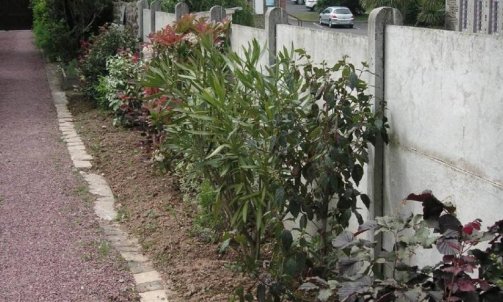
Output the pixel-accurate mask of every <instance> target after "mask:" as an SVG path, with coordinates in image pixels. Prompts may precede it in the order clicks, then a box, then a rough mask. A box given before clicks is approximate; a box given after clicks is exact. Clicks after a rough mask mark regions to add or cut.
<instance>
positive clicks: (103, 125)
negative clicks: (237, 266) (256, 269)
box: [69, 96, 250, 301]
mask: <svg viewBox="0 0 503 302" xmlns="http://www.w3.org/2000/svg"><path fill="white" fill-rule="evenodd" d="M69 109H70V111H71V112H72V114H73V115H74V119H75V125H76V128H77V131H78V132H79V134H80V135H81V137H82V139H83V141H84V143H85V145H86V148H87V150H88V152H89V153H90V154H92V155H93V157H94V160H93V169H94V172H97V173H99V174H102V175H104V176H105V177H106V179H107V180H108V182H109V184H110V186H111V188H112V190H113V192H114V194H115V197H116V200H117V204H116V207H117V210H118V212H119V218H118V219H119V220H120V221H121V222H122V223H123V224H124V225H125V226H126V227H127V228H128V229H129V231H130V233H132V234H134V235H135V236H137V237H138V239H139V240H140V243H141V244H142V246H143V248H144V250H145V253H146V254H147V255H149V256H150V258H151V259H153V261H154V265H155V266H156V269H157V270H159V271H160V272H161V274H163V278H164V280H166V281H167V287H168V288H172V289H174V290H175V291H176V293H177V295H178V297H177V298H176V300H178V301H227V300H228V299H229V296H230V294H231V293H232V292H233V291H234V289H235V288H236V287H237V286H239V285H243V286H245V284H250V280H249V279H247V278H245V277H243V276H242V275H241V274H240V273H238V272H235V271H232V270H231V269H229V266H230V265H231V264H232V263H233V262H234V260H235V255H234V254H232V253H229V254H224V255H221V254H219V253H218V245H217V244H212V243H207V242H204V241H203V239H202V238H200V237H199V236H198V235H197V232H194V231H193V220H194V218H195V215H196V211H195V210H196V209H195V205H193V204H190V203H189V202H184V201H182V196H181V193H180V192H179V189H178V184H177V180H176V178H175V177H174V176H172V175H169V174H162V173H159V171H157V170H156V169H155V168H154V167H153V165H152V162H151V160H150V158H149V156H148V155H147V154H146V153H145V152H144V151H143V150H142V147H141V146H142V145H141V141H142V136H141V133H140V132H139V131H134V130H131V129H124V128H121V127H114V126H113V125H112V118H111V117H110V116H109V115H108V114H107V113H106V112H103V111H101V110H98V109H96V108H94V106H93V104H92V103H90V102H89V101H86V100H85V99H83V98H81V97H75V96H74V97H71V98H70V105H69ZM245 287H246V286H245Z"/></svg>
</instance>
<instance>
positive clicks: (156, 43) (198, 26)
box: [149, 14, 230, 59]
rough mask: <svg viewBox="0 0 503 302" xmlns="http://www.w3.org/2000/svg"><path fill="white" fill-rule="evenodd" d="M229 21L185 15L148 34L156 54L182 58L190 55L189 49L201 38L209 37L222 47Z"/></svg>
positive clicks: (224, 42)
mask: <svg viewBox="0 0 503 302" xmlns="http://www.w3.org/2000/svg"><path fill="white" fill-rule="evenodd" d="M229 29H230V22H229V21H228V20H226V21H224V22H217V23H213V22H208V21H207V20H206V19H205V18H196V16H194V15H190V14H189V15H185V16H183V17H182V18H181V19H180V20H179V21H178V22H176V23H175V24H174V25H173V26H170V25H168V26H166V27H165V28H163V29H162V30H160V31H158V32H156V33H153V34H151V35H150V36H149V38H150V41H151V43H152V46H153V49H154V50H155V52H156V53H157V54H158V55H161V56H162V55H167V56H168V57H170V58H176V59H182V58H184V57H187V56H189V55H190V53H191V50H192V49H193V48H194V47H196V46H198V45H199V43H200V41H201V39H206V38H207V39H210V40H211V41H213V44H214V45H215V46H217V47H219V48H221V49H222V48H223V47H224V46H225V44H226V41H227V36H228V33H229Z"/></svg>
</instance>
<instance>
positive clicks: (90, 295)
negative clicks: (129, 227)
mask: <svg viewBox="0 0 503 302" xmlns="http://www.w3.org/2000/svg"><path fill="white" fill-rule="evenodd" d="M32 40H33V37H32V34H31V32H29V31H0V301H9V302H11V301H12V302H16V301H51V302H52V301H85V302H88V301H89V302H92V301H131V300H133V299H134V297H135V295H134V294H131V291H132V288H134V285H133V284H134V282H133V280H132V276H131V275H130V274H129V273H128V272H125V271H124V269H123V268H124V263H123V262H121V261H120V260H119V258H117V255H118V254H117V253H116V252H115V251H114V250H111V249H110V248H109V245H108V244H107V242H106V241H104V239H103V238H104V237H103V235H102V233H101V232H100V230H99V227H98V224H97V221H96V218H95V216H94V213H93V210H92V205H91V204H90V202H89V201H87V202H86V201H84V200H83V199H82V196H84V195H86V187H85V186H84V183H83V182H82V181H81V180H80V179H79V177H78V174H77V173H76V172H75V171H74V170H73V169H72V164H71V161H70V157H69V155H68V152H67V150H66V147H65V145H64V143H63V142H62V141H61V139H60V133H59V130H58V124H57V120H56V112H55V108H54V105H53V103H52V99H51V95H50V91H49V88H48V83H47V78H46V74H45V69H44V62H43V60H42V58H41V55H40V53H39V52H38V51H37V50H36V49H35V47H34V46H33V42H32Z"/></svg>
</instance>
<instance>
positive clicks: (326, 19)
mask: <svg viewBox="0 0 503 302" xmlns="http://www.w3.org/2000/svg"><path fill="white" fill-rule="evenodd" d="M354 20H355V18H354V16H353V13H351V11H350V10H349V8H347V7H345V6H330V7H327V8H325V9H324V10H323V11H322V12H321V13H320V25H323V24H327V25H328V26H330V27H333V26H334V25H344V26H347V27H349V28H352V27H353V25H354Z"/></svg>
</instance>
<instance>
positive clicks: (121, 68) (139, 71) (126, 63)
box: [98, 50, 144, 126]
mask: <svg viewBox="0 0 503 302" xmlns="http://www.w3.org/2000/svg"><path fill="white" fill-rule="evenodd" d="M106 66H107V70H108V75H107V76H103V77H101V78H100V80H99V81H100V84H99V86H98V91H99V94H100V98H99V99H98V103H99V105H101V106H102V107H104V108H110V109H111V110H112V111H113V112H114V114H115V120H114V123H117V122H121V123H123V124H125V125H130V126H132V125H134V124H135V123H137V119H138V116H139V115H140V111H141V105H142V95H141V86H140V84H139V83H140V81H141V78H142V77H143V73H144V65H143V63H142V61H141V60H139V54H138V53H133V52H131V51H130V50H122V51H120V52H119V53H118V54H117V55H115V56H113V57H110V58H109V59H108V60H107V62H106Z"/></svg>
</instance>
